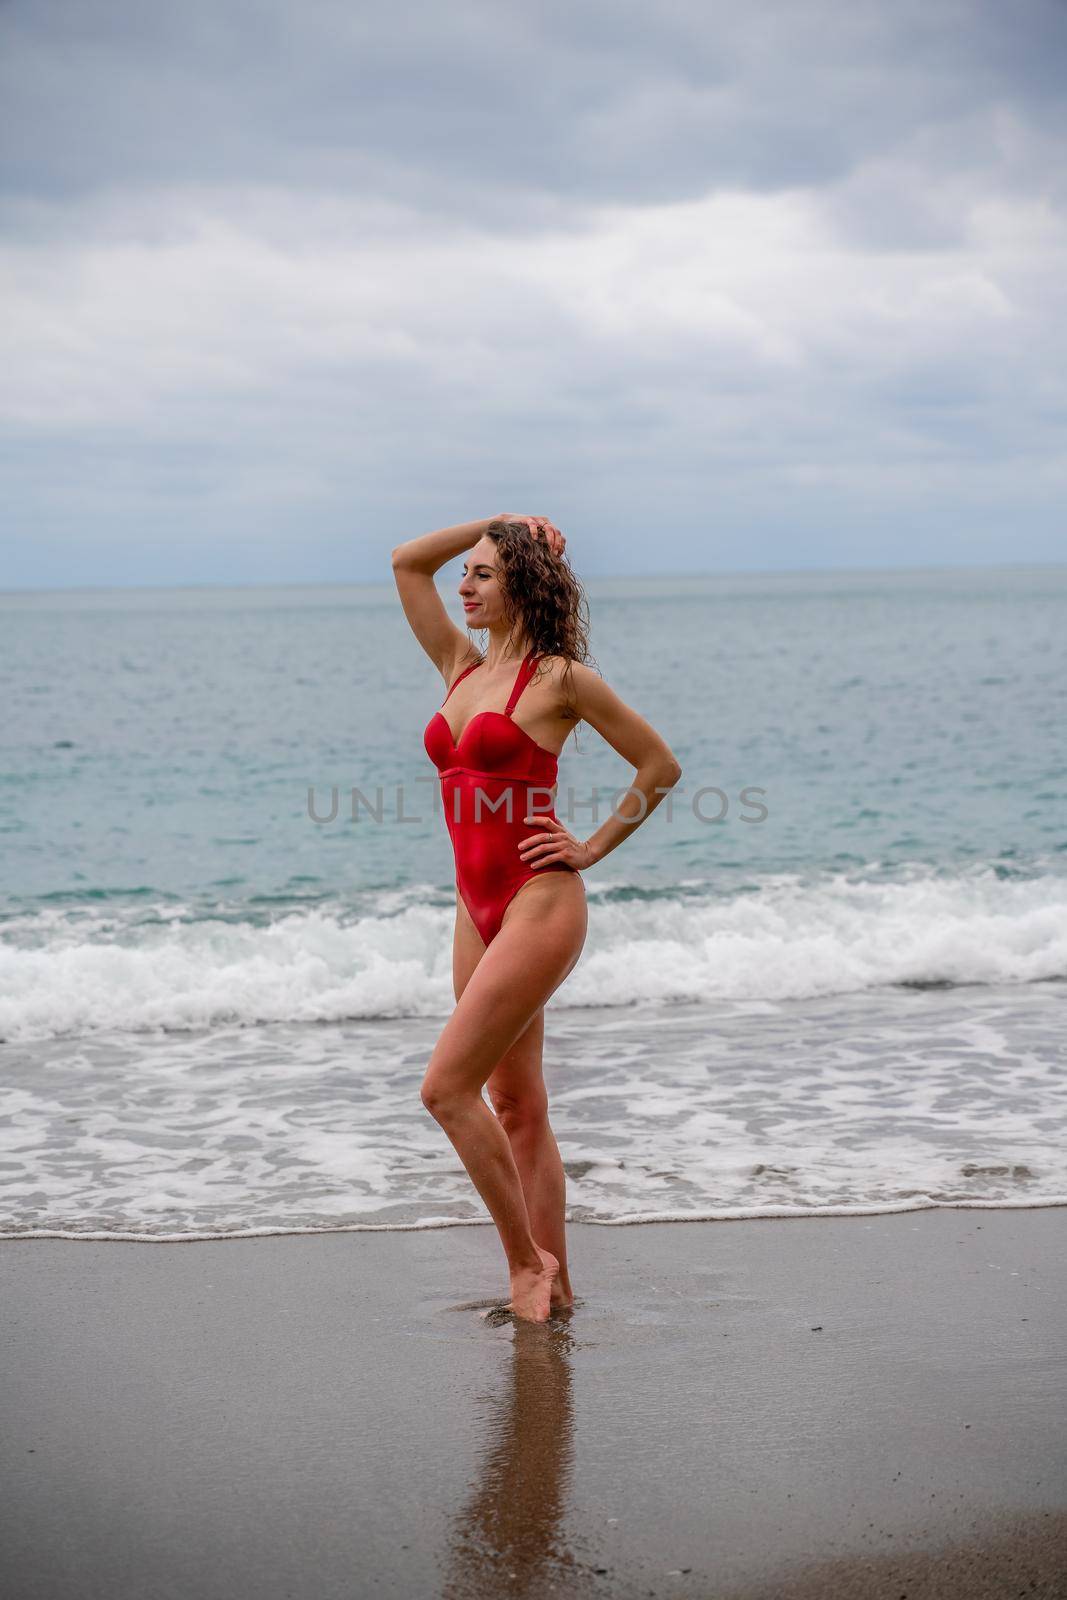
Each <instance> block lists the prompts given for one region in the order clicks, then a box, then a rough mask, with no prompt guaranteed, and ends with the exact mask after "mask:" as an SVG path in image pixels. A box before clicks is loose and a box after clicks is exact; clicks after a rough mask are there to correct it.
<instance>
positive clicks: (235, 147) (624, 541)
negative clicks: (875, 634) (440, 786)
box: [0, 0, 1067, 589]
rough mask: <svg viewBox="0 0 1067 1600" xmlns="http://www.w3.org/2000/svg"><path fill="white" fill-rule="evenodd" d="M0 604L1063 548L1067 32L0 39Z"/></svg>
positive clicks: (681, 11) (872, 10) (636, 30)
mask: <svg viewBox="0 0 1067 1600" xmlns="http://www.w3.org/2000/svg"><path fill="white" fill-rule="evenodd" d="M0 62H2V67H0V106H2V107H3V112H2V114H0V115H2V119H3V141H2V142H3V151H2V154H3V162H2V182H3V194H2V211H0V222H2V236H0V275H2V289H3V301H4V311H5V316H4V320H3V334H2V349H0V369H2V370H0V391H2V393H0V404H2V410H3V462H4V467H5V472H4V480H5V493H4V505H3V524H4V526H3V530H2V534H0V550H2V555H0V588H9V589H15V588H32V587H65V586H70V585H82V584H110V583H116V584H123V585H125V584H153V583H164V584H177V583H210V582H216V581H217V582H222V583H239V582H255V583H264V582H276V581H294V582H320V581H342V582H350V581H359V580H387V579H388V576H389V574H388V553H389V550H390V548H391V546H392V545H393V544H394V543H396V542H397V541H398V540H399V539H402V538H408V537H411V536H412V535H414V534H416V533H419V532H422V531H424V530H425V529H427V528H433V527H440V526H442V525H444V524H446V523H451V522H459V521H466V520H469V519H472V518H475V517H481V516H490V515H492V514H493V513H495V512H497V511H521V512H533V513H537V514H543V515H547V516H550V517H551V518H552V519H553V521H555V522H556V523H558V524H559V526H560V527H562V528H563V529H564V531H565V532H566V533H567V534H568V541H569V542H568V554H569V555H570V556H571V558H572V560H573V562H574V565H575V567H576V568H577V570H578V571H579V573H581V574H583V575H588V576H590V577H592V576H596V575H605V574H610V573H646V572H697V571H703V572H713V571H762V570H768V569H776V568H787V569H788V568H818V567H879V566H901V565H919V566H931V565H948V566H955V565H962V564H974V565H988V564H994V563H1001V562H1013V561H1019V562H1041V561H1061V560H1063V559H1065V551H1067V537H1065V535H1067V513H1065V510H1064V506H1065V503H1067V501H1065V490H1067V456H1065V451H1064V440H1065V423H1067V317H1065V309H1067V307H1065V299H1067V159H1065V158H1067V4H1065V3H1064V0H1016V3H1012V4H1007V3H1005V0H878V3H873V4H872V3H869V0H754V3H753V4H751V5H748V6H740V5H737V4H736V3H734V0H729V3H722V0H656V3H655V5H652V4H648V3H646V0H641V3H639V4H638V3H634V0H542V3H538V0H523V3H522V4H518V3H513V0H484V3H472V0H428V3H423V0H391V3H390V4H387V5H381V4H375V5H371V4H369V3H366V0H254V3H252V0H225V3H222V4H220V3H219V0H182V3H181V4H180V5H173V4H164V3H163V0H0Z"/></svg>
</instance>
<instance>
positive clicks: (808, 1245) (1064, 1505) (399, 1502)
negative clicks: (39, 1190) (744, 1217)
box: [0, 1207, 1067, 1600]
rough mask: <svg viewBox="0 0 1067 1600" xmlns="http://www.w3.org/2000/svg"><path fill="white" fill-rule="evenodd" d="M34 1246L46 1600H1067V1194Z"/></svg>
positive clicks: (23, 1252)
mask: <svg viewBox="0 0 1067 1600" xmlns="http://www.w3.org/2000/svg"><path fill="white" fill-rule="evenodd" d="M570 1240H571V1245H570V1248H571V1265H572V1276H573V1278H574V1282H575V1288H576V1290H577V1293H578V1295H579V1303H578V1305H577V1307H576V1308H575V1310H574V1311H573V1312H571V1313H569V1314H564V1315H563V1316H561V1317H558V1318H554V1319H553V1320H552V1321H551V1322H549V1323H547V1324H543V1325H541V1326H533V1325H530V1324H517V1323H515V1322H514V1321H513V1319H511V1318H510V1317H509V1316H507V1315H506V1314H502V1313H499V1312H494V1311H493V1309H492V1308H493V1307H494V1305H498V1304H499V1303H501V1302H502V1301H503V1300H504V1299H505V1298H506V1295H507V1282H506V1278H505V1276H504V1275H503V1272H502V1259H501V1257H500V1254H499V1244H498V1242H497V1239H496V1235H495V1232H494V1230H493V1229H492V1228H491V1227H489V1226H482V1227H473V1228H449V1229H442V1230H435V1231H424V1232H413V1233H388V1234H367V1233H364V1234H321V1235H302V1236H289V1237H279V1238H260V1239H244V1240H219V1241H217V1242H211V1243H196V1244H125V1243H90V1242H67V1241H51V1240H24V1241H5V1242H3V1243H0V1275H2V1288H3V1312H2V1330H3V1333H2V1338H3V1380H2V1381H3V1388H4V1395H3V1404H2V1411H3V1426H2V1430H0V1457H2V1473H3V1496H2V1507H3V1509H2V1513H0V1516H2V1523H3V1526H2V1534H0V1570H2V1571H3V1572H4V1574H5V1582H4V1593H5V1595H6V1596H7V1597H8V1600H75V1597H77V1600H97V1597H99V1600H105V1597H106V1600H127V1597H128V1600H135V1597H136V1600H147V1597H152V1600H162V1597H170V1596H173V1597H175V1600H179V1597H180V1600H201V1597H202V1600H209V1597H210V1600H223V1597H226V1600H233V1597H244V1596H248V1597H249V1600H252V1597H255V1600H333V1597H337V1600H341V1597H344V1600H358V1597H361V1596H364V1595H366V1596H396V1597H407V1596H438V1595H439V1596H442V1597H448V1600H460V1597H473V1596H481V1595H485V1596H489V1595H494V1596H495V1595H505V1596H531V1597H534V1596H537V1597H540V1596H549V1595H554V1596H558V1597H562V1596H569V1595H581V1596H586V1595H590V1596H592V1595H600V1596H604V1597H616V1596H618V1597H624V1600H629V1597H631V1596H632V1597H634V1600H637V1597H646V1596H651V1597H659V1596H686V1597H691V1600H697V1597H700V1600H710V1597H712V1596H714V1597H715V1600H742V1597H745V1600H754V1597H757V1596H759V1597H760V1600H772V1597H773V1600H837V1597H842V1600H843V1597H852V1596H855V1597H857V1600H883V1597H885V1600H900V1597H901V1596H903V1595H906V1596H907V1600H955V1597H960V1600H962V1597H964V1596H966V1597H967V1600H983V1597H987V1596H988V1597H996V1600H1006V1597H1009V1596H1011V1597H1014V1596H1016V1595H1023V1594H1025V1595H1026V1596H1028V1597H1035V1596H1036V1597H1039V1600H1051V1597H1056V1600H1062V1597H1067V1265H1065V1264H1067V1208H1063V1207H1054V1208H1049V1209H1040V1210H1003V1211H992V1210H989V1211H984V1210H966V1211H947V1210H943V1211H927V1212H914V1213H905V1214H897V1215H888V1216H880V1217H850V1218H815V1217H812V1218H804V1219H798V1220H781V1219H768V1220H761V1221H738V1222H703V1223H664V1224H648V1225H644V1226H639V1227H617V1228H604V1227H596V1226H591V1225H588V1224H586V1225H582V1224H575V1225H572V1227H571V1229H570Z"/></svg>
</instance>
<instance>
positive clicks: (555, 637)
mask: <svg viewBox="0 0 1067 1600" xmlns="http://www.w3.org/2000/svg"><path fill="white" fill-rule="evenodd" d="M485 534H486V538H488V539H492V541H493V543H494V544H495V545H496V548H497V552H498V556H499V568H500V577H499V581H500V593H501V597H502V599H503V602H504V619H505V621H506V622H507V623H508V626H509V627H511V628H515V626H516V624H518V625H519V626H520V627H521V629H522V631H523V632H524V633H525V634H526V635H527V637H528V638H529V640H530V647H531V649H532V650H533V651H534V653H535V654H536V655H539V656H560V657H562V659H563V663H564V666H563V682H564V685H565V686H566V688H565V695H566V698H567V701H568V709H569V710H570V711H571V713H572V715H573V714H574V713H575V712H576V709H577V708H576V707H575V705H574V701H573V697H572V695H571V692H570V687H569V685H570V675H571V663H572V662H574V661H580V662H582V663H583V664H593V665H595V664H596V663H595V657H594V656H592V655H591V654H590V650H589V602H588V600H587V598H586V594H585V590H584V589H583V588H582V585H581V583H580V582H579V581H578V579H577V578H576V577H575V574H574V571H573V569H572V567H571V564H570V562H569V561H568V560H567V554H566V551H564V553H563V554H562V555H556V554H555V553H554V552H553V551H552V550H551V549H550V548H549V546H548V545H547V544H546V543H545V541H544V540H543V539H537V538H535V537H534V535H533V534H532V533H531V532H530V528H529V524H528V523H526V522H525V521H522V522H519V521H518V520H516V519H515V518H512V517H494V518H493V520H492V522H490V524H489V526H488V527H487V528H486V530H485ZM469 631H470V630H469V629H468V632H469ZM471 645H472V648H473V650H474V652H475V654H476V655H479V656H480V655H481V651H480V650H479V648H478V646H477V645H476V644H475V643H474V639H473V635H472V636H471ZM535 677H536V674H535Z"/></svg>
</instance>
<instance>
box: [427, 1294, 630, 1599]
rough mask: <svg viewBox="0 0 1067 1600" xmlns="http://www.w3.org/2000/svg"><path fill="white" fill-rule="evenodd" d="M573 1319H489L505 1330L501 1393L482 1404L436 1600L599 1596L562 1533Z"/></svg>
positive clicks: (570, 1449)
mask: <svg viewBox="0 0 1067 1600" xmlns="http://www.w3.org/2000/svg"><path fill="white" fill-rule="evenodd" d="M572 1314H573V1313H572V1311H570V1310H564V1311H560V1312H557V1313H555V1314H554V1315H553V1316H552V1317H551V1318H550V1319H549V1321H548V1322H543V1323H532V1322H525V1321H522V1320H521V1319H519V1318H513V1317H511V1316H510V1314H509V1313H506V1312H498V1313H496V1314H494V1317H493V1318H491V1319H490V1320H494V1319H495V1320H505V1319H506V1320H509V1321H511V1322H512V1323H513V1325H514V1342H513V1345H512V1359H511V1363H510V1366H509V1367H508V1368H507V1369H506V1373H505V1377H504V1379H503V1381H502V1383H501V1385H500V1388H499V1391H498V1392H497V1393H496V1394H490V1395H488V1396H483V1397H481V1399H480V1403H481V1405H483V1406H484V1410H485V1445H484V1449H483V1453H482V1458H481V1462H480V1465H479V1469H478V1473H477V1479H476V1482H475V1486H474V1489H473V1491H472V1493H471V1494H470V1496H469V1498H468V1499H467V1500H466V1502H465V1503H464V1505H463V1507H462V1509H461V1510H460V1512H459V1513H458V1515H457V1517H456V1519H455V1524H454V1527H453V1529H452V1533H451V1536H450V1538H449V1541H448V1551H447V1556H446V1569H447V1570H446V1575H445V1578H444V1581H443V1584H442V1588H441V1595H442V1600H473V1597H474V1596H485V1595H490V1594H492V1595H497V1594H502V1595H511V1596H518V1595H522V1596H525V1597H533V1596H540V1595H542V1594H543V1595H549V1594H555V1595H557V1596H561V1595H573V1594H581V1593H583V1592H588V1593H589V1594H592V1593H594V1592H597V1593H602V1588H597V1589H594V1582H595V1580H594V1576H593V1574H594V1572H595V1570H596V1569H595V1567H594V1565H593V1562H592V1560H591V1559H589V1558H585V1559H582V1558H580V1557H579V1555H578V1554H577V1552H576V1550H575V1540H574V1539H573V1537H570V1538H569V1537H568V1534H567V1531H566V1529H565V1526H564V1524H565V1515H566V1510H567V1501H568V1494H569V1490H570V1485H571V1470H572V1464H573V1453H574V1411H573V1404H572V1395H571V1386H572V1381H573V1375H572V1372H571V1350H572V1346H573V1343H574V1340H573V1335H572V1333H571V1329H570V1321H571V1317H572ZM472 1399H473V1400H474V1402H475V1403H476V1404H477V1403H479V1397H477V1396H475V1397H472Z"/></svg>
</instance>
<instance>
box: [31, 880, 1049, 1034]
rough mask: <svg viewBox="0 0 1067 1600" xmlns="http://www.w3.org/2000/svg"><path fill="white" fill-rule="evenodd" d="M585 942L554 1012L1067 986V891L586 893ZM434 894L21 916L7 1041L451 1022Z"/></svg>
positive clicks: (1010, 886) (885, 884)
mask: <svg viewBox="0 0 1067 1600" xmlns="http://www.w3.org/2000/svg"><path fill="white" fill-rule="evenodd" d="M587 890H588V893H589V903H590V922H589V936H588V939H587V943H586V947H585V950H584V952H583V954H582V958H581V960H580V961H579V963H578V966H577V967H576V968H575V970H574V971H573V973H572V974H571V975H570V977H569V978H568V981H567V983H566V985H565V986H564V987H563V989H561V990H560V992H559V993H558V994H557V995H556V996H554V997H553V999H552V1001H551V1002H550V1003H551V1005H552V1006H553V1007H554V1008H558V1009H567V1008H573V1007H596V1006H615V1005H625V1004H631V1003H633V1002H641V1001H655V1002H657V1003H659V1004H672V1003H700V1002H707V1001H712V1000H723V999H744V998H748V999H753V1000H757V999H764V1000H782V999H790V998H792V999H800V998H811V997H815V996H819V995H832V994H848V993H855V992H858V991H863V990H870V989H876V988H880V987H882V986H886V985H900V984H906V985H960V984H985V985H990V984H1005V983H1008V984H1016V983H1034V982H1040V981H1043V980H1047V979H1053V978H1062V977H1064V976H1067V878H1064V877H1061V876H1053V875H1046V876H1041V877H1031V878H1022V877H1020V878H1013V879H1004V878H1001V877H999V876H998V875H997V874H996V873H995V872H994V871H993V870H991V869H987V870H984V871H982V870H975V871H973V872H970V873H967V874H957V875H955V876H947V875H945V874H936V873H931V872H913V873H912V874H910V875H908V876H902V877H898V878H897V879H895V880H887V881H883V880H879V879H877V878H862V877H859V878H857V877H855V876H846V875H839V876H833V877H823V878H821V879H820V880H818V881H805V880H803V879H801V878H799V877H796V876H787V875H782V876H777V877H765V878H764V879H762V880H761V881H760V882H759V883H758V884H755V885H753V886H752V888H751V890H749V891H746V892H735V893H733V894H716V893H714V892H713V891H712V890H710V889H707V888H703V889H700V888H697V887H694V886H692V885H683V886H682V887H681V888H679V889H678V890H677V891H675V892H673V893H671V892H667V891H658V892H649V891H647V890H643V891H631V890H629V889H627V887H626V886H625V885H614V886H612V885H611V884H610V882H604V881H601V882H600V883H598V882H597V880H596V878H595V876H592V877H590V878H589V879H587ZM440 900H441V896H440V893H439V892H437V891H433V890H430V889H425V890H420V889H419V888H414V889H408V890H406V891H403V892H393V893H391V894H390V896H389V897H388V899H386V898H385V897H383V900H382V902H381V903H380V904H379V905H377V906H376V907H375V908H374V910H373V911H372V912H369V913H367V914H363V915H356V914H354V913H353V912H351V911H349V910H346V909H345V908H342V907H334V908H329V909H327V908H324V907H321V906H320V907H316V908H313V909H301V910H298V911H290V912H288V913H286V914H282V915H278V916H277V917H276V918H275V920H274V921H272V922H269V923H264V924H263V925H257V924H254V923H252V922H250V921H245V922H242V921H240V920H238V919H236V918H234V917H232V916H227V917H225V918H223V917H218V918H211V917H207V918H204V917H200V918H199V919H193V918H191V917H190V918H186V920H181V919H180V918H179V917H178V916H176V914H175V908H174V907H172V906H169V907H162V908H160V911H159V913H158V915H151V916H150V915H148V914H147V913H146V908H145V907H144V906H139V907H138V909H137V912H136V916H137V921H136V922H133V921H132V920H131V916H132V914H127V915H124V914H122V913H117V912H110V913H108V914H103V913H101V912H99V911H92V912H86V911H85V910H79V911H78V912H77V913H70V912H66V913H65V912H61V911H58V910H56V909H54V908H53V909H51V910H49V911H44V912H40V913H38V914H37V915H36V916H34V917H22V918H12V919H9V920H8V921H7V922H6V923H5V924H3V927H2V933H3V944H2V945H0V1040H3V1041H5V1042H8V1043H12V1042H19V1041H24V1042H25V1041H32V1040H40V1039H47V1038H70V1037H75V1036H82V1035H85V1034H90V1033H94V1032H98V1031H107V1032H116V1031H118V1032H152V1031H158V1030H168V1031H180V1030H187V1029H202V1028H209V1027H217V1026H224V1025H228V1024H235V1023H236V1024H239V1025H246V1026H253V1025H255V1024H259V1023H265V1022H335V1021H343V1020H347V1019H372V1018H395V1017H403V1016H408V1017H418V1016H431V1015H440V1014H442V1013H444V1012H446V1011H448V1010H449V1009H450V1008H451V1005H452V1003H453V997H452V987H451V956H450V940H451V931H452V923H453V914H452V911H451V909H450V908H449V907H448V906H447V905H442V904H441V903H440Z"/></svg>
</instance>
